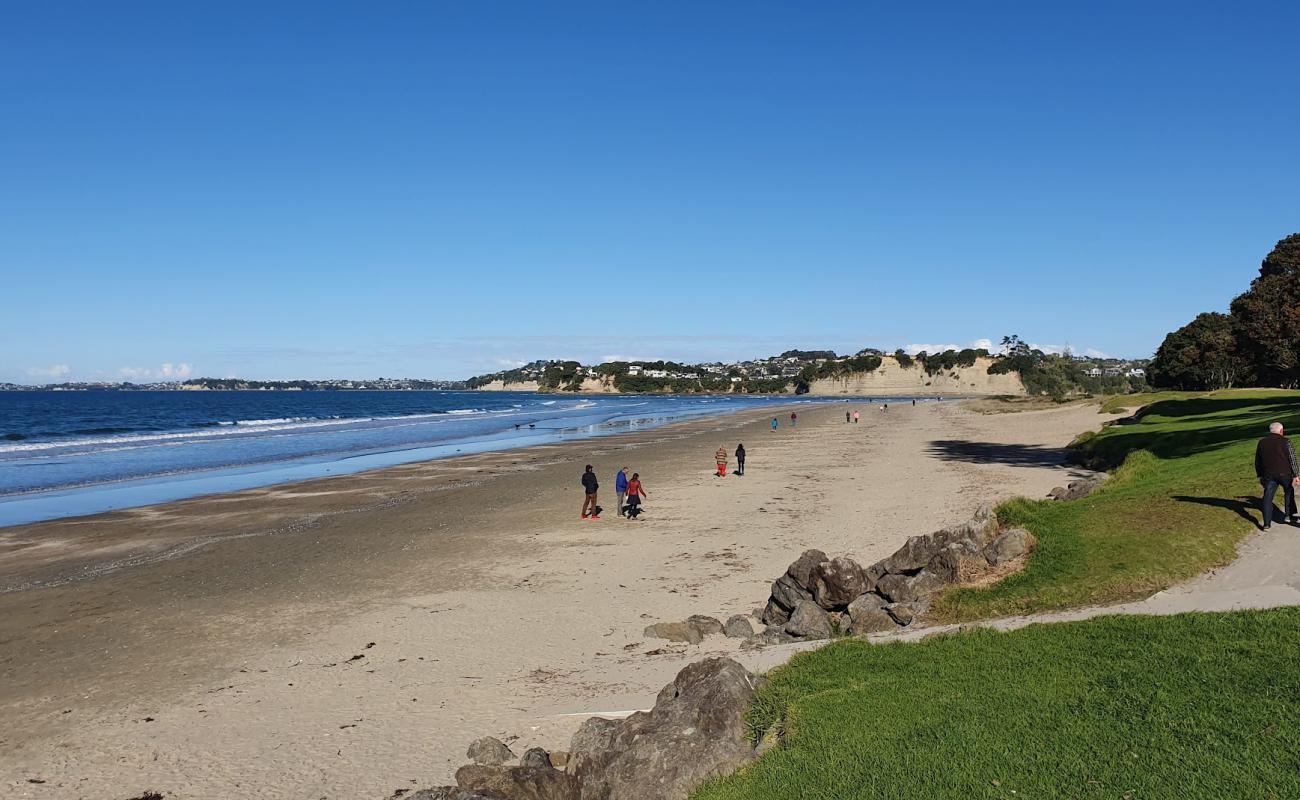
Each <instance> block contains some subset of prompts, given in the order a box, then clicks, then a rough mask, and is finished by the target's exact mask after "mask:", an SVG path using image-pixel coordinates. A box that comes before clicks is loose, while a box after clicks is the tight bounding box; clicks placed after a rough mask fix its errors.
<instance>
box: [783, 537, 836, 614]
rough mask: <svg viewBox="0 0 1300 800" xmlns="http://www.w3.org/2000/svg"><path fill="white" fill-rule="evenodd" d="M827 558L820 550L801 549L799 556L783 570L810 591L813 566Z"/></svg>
mask: <svg viewBox="0 0 1300 800" xmlns="http://www.w3.org/2000/svg"><path fill="white" fill-rule="evenodd" d="M828 560H829V559H827V558H826V554H825V553H823V552H822V551H820V550H805V551H803V554H802V555H800V556H799V558H798V560H796V561H795V562H794V563H793V564H791V565H790V567H789V569H787V570H786V571H785V574H786V575H789V576H790V577H791V578H792V579H794V582H795V583H796V584H798V585H799V586H800V587H802V588H803V589H806V590H808V591H812V571H813V568H814V567H816V566H817V565H818V564H820V563H822V562H823V561H828ZM791 608H793V606H791Z"/></svg>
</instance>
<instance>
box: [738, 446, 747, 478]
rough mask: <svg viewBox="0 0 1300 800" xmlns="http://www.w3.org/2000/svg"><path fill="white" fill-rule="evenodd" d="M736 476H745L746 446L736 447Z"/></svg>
mask: <svg viewBox="0 0 1300 800" xmlns="http://www.w3.org/2000/svg"><path fill="white" fill-rule="evenodd" d="M736 474H737V475H744V474H745V445H743V444H738V445H736Z"/></svg>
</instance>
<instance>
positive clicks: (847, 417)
mask: <svg viewBox="0 0 1300 800" xmlns="http://www.w3.org/2000/svg"><path fill="white" fill-rule="evenodd" d="M844 421H845V422H852V421H853V415H852V414H850V413H849V410H848V409H847V408H846V409H844Z"/></svg>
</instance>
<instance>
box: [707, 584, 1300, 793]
mask: <svg viewBox="0 0 1300 800" xmlns="http://www.w3.org/2000/svg"><path fill="white" fill-rule="evenodd" d="M1298 632H1300V609H1280V610H1272V611H1251V612H1236V613H1231V614H1186V615H1182V616H1178V617H1164V618H1157V617H1108V618H1106V617H1103V618H1099V619H1094V620H1089V621H1086V622H1077V623H1068V624H1057V625H1035V626H1031V627H1029V628H1025V629H1022V630H1018V631H1013V632H1010V633H998V632H994V631H988V630H973V631H966V632H962V633H958V634H953V635H949V636H942V637H934V638H932V639H928V640H925V641H922V642H920V643H914V644H889V645H872V644H868V643H867V642H865V641H861V640H849V641H844V642H840V643H836V644H833V645H830V646H827V647H825V648H823V649H821V650H818V651H816V652H812V653H806V654H803V655H800V656H797V657H796V658H795V659H794V660H792V661H791V662H790V664H789V665H788V666H786V667H783V668H781V669H778V670H776V671H775V672H773V673H772V674H771V675H770V678H771V682H770V683H769V685H767V686H766V687H765V688H763V689H762V690H761V691H760V692H759V695H758V697H757V699H756V702H755V705H754V707H753V710H752V711H751V721H752V723H753V724H754V726H755V728H756V730H768V729H770V728H771V727H772V726H774V725H775V726H780V728H781V729H783V731H784V738H783V741H782V744H781V746H780V747H778V748H776V749H774V750H771V751H770V752H768V753H765V754H764V755H763V757H762V759H760V760H759V761H758V762H757V763H755V764H754V765H752V766H751V767H749V768H748V769H746V770H744V771H742V772H740V773H738V774H736V775H732V776H730V777H728V778H724V779H721V780H719V781H717V782H714V783H712V784H710V785H709V786H706V787H704V788H703V789H701V790H700V791H699V792H697V793H696V794H695V795H694V800H741V798H752V800H781V799H782V798H789V799H790V800H795V798H798V799H799V800H845V799H846V798H871V799H872V800H889V799H890V798H899V799H900V800H903V799H904V798H906V800H943V799H944V798H953V799H954V800H957V799H959V798H960V799H961V800H965V798H1022V799H1023V798H1098V799H1100V798H1106V799H1107V800H1112V799H1113V800H1122V799H1127V800H1156V799H1157V798H1168V800H1199V799H1201V798H1203V799H1204V800H1221V799H1223V798H1260V799H1261V800H1262V799H1267V798H1276V799H1277V800H1281V799H1282V798H1300V635H1298Z"/></svg>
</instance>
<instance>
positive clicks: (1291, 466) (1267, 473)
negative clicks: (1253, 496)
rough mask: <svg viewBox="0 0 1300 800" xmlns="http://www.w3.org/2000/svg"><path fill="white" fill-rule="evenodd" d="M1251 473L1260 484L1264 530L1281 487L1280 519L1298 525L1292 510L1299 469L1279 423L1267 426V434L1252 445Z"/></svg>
mask: <svg viewBox="0 0 1300 800" xmlns="http://www.w3.org/2000/svg"><path fill="white" fill-rule="evenodd" d="M1255 476H1256V477H1258V478H1259V482H1260V483H1261V484H1263V486H1264V509H1263V511H1264V530H1268V529H1269V528H1271V527H1272V526H1273V496H1274V494H1276V493H1277V488H1278V487H1279V486H1281V487H1282V499H1283V510H1282V521H1283V522H1287V521H1288V519H1287V518H1288V517H1289V518H1290V522H1291V524H1292V525H1297V524H1300V515H1297V513H1296V506H1295V490H1296V487H1297V486H1300V468H1297V466H1296V460H1295V448H1294V447H1292V446H1291V440H1289V439H1287V438H1286V435H1285V432H1284V431H1283V428H1282V423H1280V422H1273V423H1270V424H1269V426H1268V436H1265V437H1264V438H1263V439H1260V440H1259V444H1258V445H1256V446H1255Z"/></svg>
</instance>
